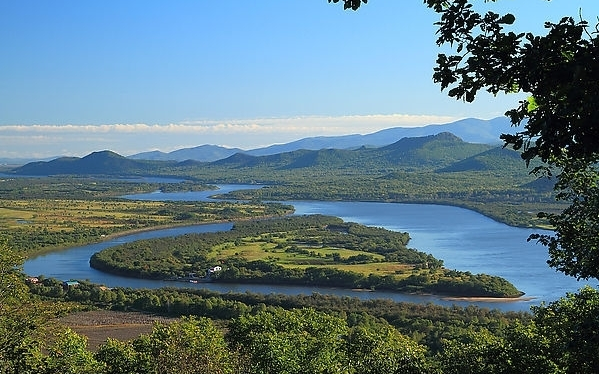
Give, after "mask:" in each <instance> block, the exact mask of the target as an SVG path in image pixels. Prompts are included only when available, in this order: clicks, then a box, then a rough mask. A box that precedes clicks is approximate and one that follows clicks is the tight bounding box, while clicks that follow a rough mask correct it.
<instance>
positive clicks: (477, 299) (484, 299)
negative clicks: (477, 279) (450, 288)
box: [442, 296, 536, 303]
mask: <svg viewBox="0 0 599 374" xmlns="http://www.w3.org/2000/svg"><path fill="white" fill-rule="evenodd" d="M442 299H443V300H447V301H471V302H481V301H482V302H490V303H515V302H519V301H531V300H534V299H536V298H535V297H531V296H527V297H524V296H520V297H461V296H446V297H443V298H442Z"/></svg>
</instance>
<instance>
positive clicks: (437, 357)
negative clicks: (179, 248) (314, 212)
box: [0, 279, 599, 374]
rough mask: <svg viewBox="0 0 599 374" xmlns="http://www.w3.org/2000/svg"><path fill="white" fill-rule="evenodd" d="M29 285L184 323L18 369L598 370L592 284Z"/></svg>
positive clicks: (62, 350)
mask: <svg viewBox="0 0 599 374" xmlns="http://www.w3.org/2000/svg"><path fill="white" fill-rule="evenodd" d="M30 287H31V292H34V293H35V294H36V295H38V296H37V297H39V298H41V299H42V300H44V299H48V300H54V301H55V302H56V301H59V300H62V301H69V302H71V303H72V302H73V301H76V302H78V303H83V304H91V305H103V306H104V307H108V308H113V309H120V310H132V309H133V310H137V311H140V310H142V311H148V312H152V313H159V314H168V315H171V316H183V318H182V319H180V320H177V321H175V322H173V323H158V324H156V325H155V326H154V329H153V331H152V332H151V333H149V334H147V335H142V336H140V337H137V338H134V339H132V340H130V341H118V340H114V339H109V340H107V341H106V342H105V343H104V344H102V345H101V346H100V347H99V348H98V350H97V351H96V352H91V351H89V350H88V349H87V346H86V341H85V338H83V337H81V336H79V335H77V334H75V333H73V332H72V331H70V330H66V331H65V332H63V333H60V334H58V336H57V337H56V338H54V339H52V341H53V342H54V343H52V344H51V345H50V346H49V347H46V352H47V354H46V355H44V354H41V352H40V353H38V354H33V353H34V352H32V351H34V350H35V347H37V346H38V344H39V342H36V341H31V340H29V345H27V346H26V347H22V348H21V353H25V355H21V356H10V358H12V360H7V358H9V355H7V354H5V353H2V352H1V351H0V363H2V364H3V365H4V367H5V368H8V367H11V366H12V367H18V370H17V372H20V373H21V372H22V373H29V372H44V373H58V372H60V373H71V372H73V373H75V372H77V373H114V374H117V373H140V374H141V373H156V372H160V373H203V372H215V373H304V372H306V371H307V372H310V373H331V372H335V373H354V374H357V373H371V374H372V373H381V374H383V373H384V374H387V373H431V374H454V373H455V374H458V373H474V374H483V373H484V374H505V373H530V374H533V373H534V374H536V373H553V374H558V373H560V374H561V373H573V374H574V373H581V374H583V373H584V374H586V373H594V372H595V369H596V368H597V367H598V366H597V365H599V358H598V356H597V355H596V353H597V352H598V348H599V344H598V343H597V340H596V339H595V338H594V337H596V329H597V327H598V324H597V319H596V318H595V317H596V314H597V313H598V312H599V292H597V291H596V290H594V289H592V288H588V287H587V288H584V289H582V290H580V292H579V293H577V294H569V295H567V296H566V297H565V298H563V299H561V300H558V301H556V302H552V303H550V304H548V305H542V306H540V307H534V308H533V310H532V314H528V313H502V312H500V311H497V310H488V309H481V308H477V307H474V306H472V307H468V308H459V307H455V306H454V307H449V308H448V307H440V306H435V305H430V304H429V305H415V304H409V303H395V302H391V301H388V300H369V301H360V300H358V299H355V298H348V297H341V298H340V297H334V296H330V295H317V294H314V295H309V296H303V295H301V296H285V295H256V294H218V293H213V292H209V291H206V290H180V289H159V290H131V289H121V288H115V289H107V288H104V287H100V286H98V285H93V284H89V283H85V282H82V283H80V284H79V286H78V287H71V288H68V289H63V288H62V285H61V283H60V282H58V281H56V280H52V279H42V281H41V283H39V284H37V285H31V286H30ZM41 302H43V301H41ZM19 313H20V314H23V313H25V311H23V310H22V311H20V312H19ZM30 313H31V310H30ZM9 319H10V318H9ZM6 321H7V320H4V321H2V322H0V327H4V326H5V324H6V323H7V322H6ZM27 334H29V335H31V334H33V333H32V332H28V333H27ZM11 337H12V336H11ZM10 342H11V344H16V345H18V342H17V341H16V340H15V339H11V340H10ZM26 357H29V359H25V358H26ZM2 359H4V361H2ZM33 364H35V366H33ZM32 367H34V368H35V370H38V371H35V370H32V369H31V368H32ZM40 368H41V369H43V370H44V371H39V370H40ZM25 369H29V370H28V371H27V370H25ZM19 370H20V371H19ZM7 372H8V371H7ZM11 372H12V371H11Z"/></svg>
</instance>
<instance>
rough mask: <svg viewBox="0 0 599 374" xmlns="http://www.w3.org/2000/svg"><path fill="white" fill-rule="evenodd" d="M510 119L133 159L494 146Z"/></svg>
mask: <svg viewBox="0 0 599 374" xmlns="http://www.w3.org/2000/svg"><path fill="white" fill-rule="evenodd" d="M513 130H514V129H513V128H511V125H510V122H509V119H508V118H507V117H498V118H494V119H492V120H481V119H476V118H468V119H463V120H460V121H456V122H452V123H447V124H442V125H428V126H423V127H393V128H390V129H385V130H381V131H377V132H375V133H372V134H367V135H359V134H353V135H341V136H317V137H309V138H304V139H300V140H296V141H293V142H290V143H286V144H275V145H271V146H269V147H265V148H258V149H253V150H242V149H239V148H225V147H221V146H217V145H201V146H198V147H193V148H183V149H179V150H176V151H172V152H169V153H164V152H160V151H152V152H143V153H138V154H135V155H131V156H129V158H132V159H136V160H161V161H167V160H170V161H184V160H196V161H203V162H212V161H217V160H221V159H225V158H227V157H229V156H232V155H234V154H236V153H244V154H246V155H250V156H268V155H275V154H279V153H285V152H292V151H296V150H300V149H304V150H321V149H355V148H359V147H367V148H378V147H382V146H386V145H389V144H392V143H394V142H396V141H397V140H399V139H402V138H406V137H421V136H428V135H436V134H439V133H441V132H449V133H452V134H454V135H455V136H457V137H459V138H461V139H462V140H464V141H465V142H469V143H480V144H493V145H498V144H500V143H501V141H500V139H499V136H500V135H501V134H503V133H509V132H513Z"/></svg>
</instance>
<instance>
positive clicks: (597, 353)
mask: <svg viewBox="0 0 599 374" xmlns="http://www.w3.org/2000/svg"><path fill="white" fill-rule="evenodd" d="M533 314H534V317H533V321H534V323H535V325H536V329H537V331H538V332H537V338H536V339H535V340H536V341H537V342H542V341H548V342H550V343H549V348H550V349H549V350H548V357H550V358H551V359H552V360H553V361H554V362H555V363H557V364H558V365H559V366H560V367H561V368H563V370H564V373H568V374H583V373H596V372H597V368H598V367H599V318H598V317H597V316H599V291H597V290H595V289H593V288H591V287H588V286H587V287H584V288H583V289H581V290H580V291H579V292H578V293H569V294H567V295H566V297H563V298H561V299H560V300H557V301H555V302H552V303H550V304H548V305H541V306H539V307H533Z"/></svg>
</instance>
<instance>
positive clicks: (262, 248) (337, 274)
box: [90, 215, 522, 297]
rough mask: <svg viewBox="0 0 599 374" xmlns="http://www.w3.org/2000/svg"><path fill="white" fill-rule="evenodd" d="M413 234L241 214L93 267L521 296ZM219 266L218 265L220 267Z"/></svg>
mask: <svg viewBox="0 0 599 374" xmlns="http://www.w3.org/2000/svg"><path fill="white" fill-rule="evenodd" d="M409 238H410V237H409V235H408V233H397V232H393V231H389V230H385V229H382V228H376V227H367V226H363V225H359V224H356V223H346V222H343V220H341V219H339V218H336V217H328V216H320V215H311V216H294V217H286V218H278V219H269V220H261V221H242V222H238V223H236V224H235V225H234V226H233V229H232V230H231V231H228V232H221V233H206V234H188V235H182V236H177V237H168V238H160V239H149V240H140V241H136V242H133V243H127V244H122V245H119V246H116V247H111V248H108V249H105V250H103V251H101V252H99V253H96V254H95V255H94V256H93V257H92V258H91V260H90V264H91V266H92V267H94V268H96V269H98V270H101V271H106V272H110V273H115V274H119V275H125V276H134V277H140V278H153V279H171V280H179V281H190V282H198V281H199V282H202V281H213V282H240V283H248V282H251V283H269V284H292V285H307V286H327V287H342V288H354V289H366V290H389V291H395V292H404V293H435V294H441V295H453V296H456V295H459V296H472V297H519V296H521V295H522V293H521V292H519V291H518V290H517V289H516V288H515V287H514V286H513V285H512V284H510V283H509V282H507V281H506V280H504V279H502V278H500V277H495V276H489V275H484V274H477V275H474V274H471V273H469V272H461V271H455V270H448V269H445V268H443V267H442V265H443V262H442V261H441V260H438V259H436V258H434V257H433V256H432V255H430V254H426V253H423V252H419V251H417V250H414V249H410V248H408V247H407V244H408V241H409ZM215 268H216V269H217V270H214V269H215Z"/></svg>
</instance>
